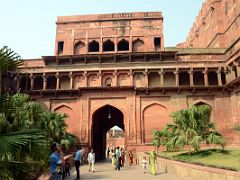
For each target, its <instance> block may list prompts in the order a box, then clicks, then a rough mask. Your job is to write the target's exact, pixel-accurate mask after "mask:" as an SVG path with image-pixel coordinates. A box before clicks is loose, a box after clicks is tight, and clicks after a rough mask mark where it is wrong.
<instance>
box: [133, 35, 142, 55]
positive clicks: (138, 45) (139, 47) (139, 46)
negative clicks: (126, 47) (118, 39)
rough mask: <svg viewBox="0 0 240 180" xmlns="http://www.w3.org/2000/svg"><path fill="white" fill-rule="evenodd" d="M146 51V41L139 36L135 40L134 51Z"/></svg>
mask: <svg viewBox="0 0 240 180" xmlns="http://www.w3.org/2000/svg"><path fill="white" fill-rule="evenodd" d="M143 51H144V42H143V41H142V40H141V39H139V38H137V39H136V40H135V41H133V52H143Z"/></svg>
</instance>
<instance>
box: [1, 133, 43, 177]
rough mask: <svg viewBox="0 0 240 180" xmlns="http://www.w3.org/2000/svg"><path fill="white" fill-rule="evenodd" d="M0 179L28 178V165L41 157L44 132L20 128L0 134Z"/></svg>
mask: <svg viewBox="0 0 240 180" xmlns="http://www.w3.org/2000/svg"><path fill="white" fill-rule="evenodd" d="M0 144H1V146H0V155H1V156H0V168H1V173H0V179H6V180H13V179H19V180H20V179H29V178H30V177H29V169H28V168H29V167H32V166H33V165H34V164H35V166H34V167H35V168H36V167H37V166H36V165H37V164H38V162H40V160H41V159H42V158H43V157H42V153H41V152H43V151H44V149H45V144H46V138H45V133H44V132H43V131H41V130H34V129H32V130H22V131H16V132H10V133H5V134H0Z"/></svg>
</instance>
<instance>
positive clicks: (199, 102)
mask: <svg viewBox="0 0 240 180" xmlns="http://www.w3.org/2000/svg"><path fill="white" fill-rule="evenodd" d="M192 105H208V106H210V107H211V108H212V104H211V103H210V102H207V101H206V100H204V99H199V100H196V101H194V102H193V103H192Z"/></svg>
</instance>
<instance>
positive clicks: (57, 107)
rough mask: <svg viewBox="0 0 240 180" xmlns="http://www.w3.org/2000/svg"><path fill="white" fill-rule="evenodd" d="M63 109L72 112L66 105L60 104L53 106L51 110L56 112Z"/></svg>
mask: <svg viewBox="0 0 240 180" xmlns="http://www.w3.org/2000/svg"><path fill="white" fill-rule="evenodd" d="M63 107H66V108H68V109H70V110H71V111H72V110H73V109H72V108H71V107H69V106H68V105H66V104H65V103H61V104H58V105H57V106H55V107H54V108H52V110H53V111H57V110H59V109H61V108H63Z"/></svg>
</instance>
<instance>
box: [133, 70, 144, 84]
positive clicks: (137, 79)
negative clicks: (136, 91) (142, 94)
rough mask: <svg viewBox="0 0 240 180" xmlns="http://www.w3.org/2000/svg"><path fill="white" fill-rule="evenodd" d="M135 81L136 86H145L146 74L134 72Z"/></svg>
mask: <svg viewBox="0 0 240 180" xmlns="http://www.w3.org/2000/svg"><path fill="white" fill-rule="evenodd" d="M133 83H134V86H136V87H145V86H146V81H145V76H144V74H142V73H136V74H134V76H133Z"/></svg>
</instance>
